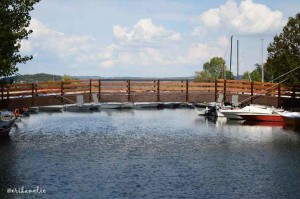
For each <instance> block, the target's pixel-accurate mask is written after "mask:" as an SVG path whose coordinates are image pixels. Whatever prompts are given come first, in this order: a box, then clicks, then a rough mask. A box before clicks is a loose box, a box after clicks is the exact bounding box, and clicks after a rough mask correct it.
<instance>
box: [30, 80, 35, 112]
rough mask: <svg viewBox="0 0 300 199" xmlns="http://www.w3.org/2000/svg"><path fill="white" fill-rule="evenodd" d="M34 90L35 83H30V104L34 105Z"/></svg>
mask: <svg viewBox="0 0 300 199" xmlns="http://www.w3.org/2000/svg"><path fill="white" fill-rule="evenodd" d="M34 91H35V85H34V83H32V84H31V106H34V105H35V96H34Z"/></svg>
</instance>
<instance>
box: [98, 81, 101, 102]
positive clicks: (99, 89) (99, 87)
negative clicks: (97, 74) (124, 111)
mask: <svg viewBox="0 0 300 199" xmlns="http://www.w3.org/2000/svg"><path fill="white" fill-rule="evenodd" d="M98 98H99V102H100V101H101V79H99V81H98Z"/></svg>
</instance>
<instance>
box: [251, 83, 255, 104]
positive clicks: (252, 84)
mask: <svg viewBox="0 0 300 199" xmlns="http://www.w3.org/2000/svg"><path fill="white" fill-rule="evenodd" d="M253 89H254V83H253V82H252V81H251V104H253Z"/></svg>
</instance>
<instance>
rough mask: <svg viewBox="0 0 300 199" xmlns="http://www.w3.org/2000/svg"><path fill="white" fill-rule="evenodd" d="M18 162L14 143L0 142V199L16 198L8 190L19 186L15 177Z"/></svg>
mask: <svg viewBox="0 0 300 199" xmlns="http://www.w3.org/2000/svg"><path fill="white" fill-rule="evenodd" d="M11 131H12V132H13V131H14V129H12V130H11ZM16 161H17V157H16V147H15V144H14V143H13V141H12V140H11V139H10V138H8V139H4V140H0V198H15V197H13V196H12V195H8V194H7V188H13V187H14V186H15V185H17V184H18V182H17V179H16V175H15V173H16V168H15V165H16Z"/></svg>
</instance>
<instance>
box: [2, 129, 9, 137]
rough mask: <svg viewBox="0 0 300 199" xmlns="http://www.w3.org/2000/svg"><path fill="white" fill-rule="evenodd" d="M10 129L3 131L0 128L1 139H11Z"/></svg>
mask: <svg viewBox="0 0 300 199" xmlns="http://www.w3.org/2000/svg"><path fill="white" fill-rule="evenodd" d="M9 132H10V128H8V129H2V128H0V139H3V138H7V137H9Z"/></svg>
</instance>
